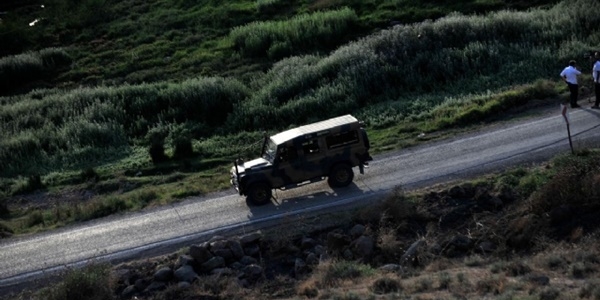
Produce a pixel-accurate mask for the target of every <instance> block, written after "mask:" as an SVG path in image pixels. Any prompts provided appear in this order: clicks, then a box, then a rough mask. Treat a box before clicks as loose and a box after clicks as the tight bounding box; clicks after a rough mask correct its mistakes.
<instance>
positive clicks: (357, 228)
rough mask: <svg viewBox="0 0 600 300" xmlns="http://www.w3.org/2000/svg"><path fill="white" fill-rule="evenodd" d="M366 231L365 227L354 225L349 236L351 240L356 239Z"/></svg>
mask: <svg viewBox="0 0 600 300" xmlns="http://www.w3.org/2000/svg"><path fill="white" fill-rule="evenodd" d="M365 231H366V227H365V226H364V225H361V224H356V225H354V226H353V227H352V229H350V232H349V233H350V236H351V237H352V238H358V237H359V236H361V235H363V234H365Z"/></svg>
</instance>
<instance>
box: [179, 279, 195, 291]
mask: <svg viewBox="0 0 600 300" xmlns="http://www.w3.org/2000/svg"><path fill="white" fill-rule="evenodd" d="M190 286H192V284H191V283H189V282H187V281H180V282H178V283H177V288H179V289H180V290H187V289H189V288H190Z"/></svg>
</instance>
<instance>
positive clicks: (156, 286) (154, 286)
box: [144, 281, 167, 293]
mask: <svg viewBox="0 0 600 300" xmlns="http://www.w3.org/2000/svg"><path fill="white" fill-rule="evenodd" d="M166 288H167V285H166V284H165V283H164V282H161V281H153V282H152V283H150V285H149V286H148V287H146V289H145V290H144V292H145V293H152V292H157V291H162V290H164V289H166Z"/></svg>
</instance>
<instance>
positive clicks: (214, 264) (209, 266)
mask: <svg viewBox="0 0 600 300" xmlns="http://www.w3.org/2000/svg"><path fill="white" fill-rule="evenodd" d="M223 266H225V259H224V258H222V257H220V256H215V257H213V258H211V259H209V260H208V261H207V262H205V263H203V264H202V266H201V268H202V270H204V271H206V272H210V271H212V270H213V269H216V268H220V267H223Z"/></svg>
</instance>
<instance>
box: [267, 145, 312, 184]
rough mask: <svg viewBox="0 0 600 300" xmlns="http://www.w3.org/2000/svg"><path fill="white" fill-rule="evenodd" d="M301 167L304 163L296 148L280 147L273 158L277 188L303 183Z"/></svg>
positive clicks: (291, 146) (303, 176) (290, 146)
mask: <svg viewBox="0 0 600 300" xmlns="http://www.w3.org/2000/svg"><path fill="white" fill-rule="evenodd" d="M303 166H304V162H303V161H302V158H301V157H300V155H299V149H298V147H297V146H295V145H293V144H283V145H280V146H279V147H278V149H277V157H276V158H275V168H274V171H273V172H274V174H273V175H274V176H273V177H274V181H279V182H280V183H279V186H284V185H288V184H291V183H297V182H302V181H304V180H305V175H304V171H303V169H302V168H303Z"/></svg>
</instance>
